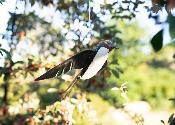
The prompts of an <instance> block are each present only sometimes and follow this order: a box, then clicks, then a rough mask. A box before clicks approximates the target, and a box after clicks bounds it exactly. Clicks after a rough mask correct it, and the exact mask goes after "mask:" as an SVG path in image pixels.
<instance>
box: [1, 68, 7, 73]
mask: <svg viewBox="0 0 175 125" xmlns="http://www.w3.org/2000/svg"><path fill="white" fill-rule="evenodd" d="M7 72H8V69H7V68H5V67H0V74H4V73H7Z"/></svg>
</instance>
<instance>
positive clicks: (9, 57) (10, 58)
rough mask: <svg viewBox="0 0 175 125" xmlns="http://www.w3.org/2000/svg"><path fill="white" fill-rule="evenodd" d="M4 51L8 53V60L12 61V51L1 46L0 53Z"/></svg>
mask: <svg viewBox="0 0 175 125" xmlns="http://www.w3.org/2000/svg"><path fill="white" fill-rule="evenodd" d="M2 52H4V53H5V54H6V56H7V59H8V60H10V61H12V57H11V54H10V52H8V51H7V50H5V49H3V48H0V54H1V55H3V53H2Z"/></svg>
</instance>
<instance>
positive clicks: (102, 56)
mask: <svg viewBox="0 0 175 125" xmlns="http://www.w3.org/2000/svg"><path fill="white" fill-rule="evenodd" d="M108 53H109V50H108V49H107V48H105V47H101V48H100V49H99V50H98V52H97V54H96V55H95V57H94V59H93V61H92V62H91V64H90V65H89V67H88V69H87V70H86V72H85V73H84V74H83V76H82V77H81V79H89V78H91V77H93V76H94V75H96V74H97V72H98V71H99V70H100V69H101V68H102V66H103V65H104V63H105V62H106V60H107V58H108Z"/></svg>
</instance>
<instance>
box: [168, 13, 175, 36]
mask: <svg viewBox="0 0 175 125" xmlns="http://www.w3.org/2000/svg"><path fill="white" fill-rule="evenodd" d="M167 22H168V23H169V31H170V35H171V38H172V39H174V38H175V17H174V16H173V15H172V14H171V13H169V14H168V19H167Z"/></svg>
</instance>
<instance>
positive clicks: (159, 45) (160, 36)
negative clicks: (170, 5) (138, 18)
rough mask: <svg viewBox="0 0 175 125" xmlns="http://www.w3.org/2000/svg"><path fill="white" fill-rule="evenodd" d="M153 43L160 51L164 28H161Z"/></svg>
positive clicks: (156, 49) (152, 40)
mask: <svg viewBox="0 0 175 125" xmlns="http://www.w3.org/2000/svg"><path fill="white" fill-rule="evenodd" d="M151 45H152V47H153V49H154V51H155V52H157V51H159V50H160V49H161V48H162V46H163V29H161V30H160V31H159V32H158V33H157V34H156V35H155V36H154V37H153V38H152V39H151Z"/></svg>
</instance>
